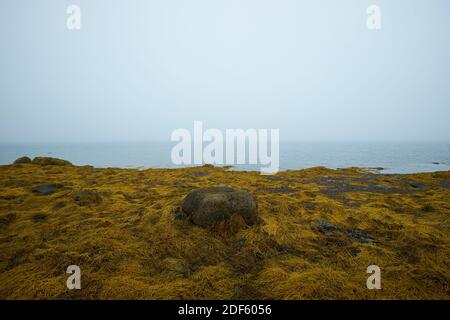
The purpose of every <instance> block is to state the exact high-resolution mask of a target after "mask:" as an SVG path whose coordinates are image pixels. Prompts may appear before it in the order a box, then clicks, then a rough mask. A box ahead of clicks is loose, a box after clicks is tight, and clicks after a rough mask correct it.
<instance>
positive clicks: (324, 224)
mask: <svg viewBox="0 0 450 320" xmlns="http://www.w3.org/2000/svg"><path fill="white" fill-rule="evenodd" d="M313 224H314V225H315V226H316V227H317V228H318V229H319V231H320V232H322V233H325V234H327V235H330V234H334V233H343V234H345V235H346V236H347V237H349V238H351V239H353V240H355V241H358V242H361V243H372V242H375V239H373V238H371V237H370V236H368V235H367V234H366V233H365V232H364V231H361V230H358V229H349V228H344V227H339V226H336V225H334V224H332V223H331V222H328V221H325V220H319V221H314V222H313Z"/></svg>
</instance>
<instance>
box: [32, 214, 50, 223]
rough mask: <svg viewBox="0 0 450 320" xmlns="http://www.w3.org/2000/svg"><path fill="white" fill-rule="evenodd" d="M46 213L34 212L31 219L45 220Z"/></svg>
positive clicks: (36, 220)
mask: <svg viewBox="0 0 450 320" xmlns="http://www.w3.org/2000/svg"><path fill="white" fill-rule="evenodd" d="M47 218H48V217H47V215H46V214H44V213H38V214H35V215H34V216H33V221H35V222H41V221H45V220H47Z"/></svg>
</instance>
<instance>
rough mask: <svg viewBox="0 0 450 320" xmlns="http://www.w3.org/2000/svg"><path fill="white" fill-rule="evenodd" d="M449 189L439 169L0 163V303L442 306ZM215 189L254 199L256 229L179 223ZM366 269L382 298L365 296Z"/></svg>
mask: <svg viewBox="0 0 450 320" xmlns="http://www.w3.org/2000/svg"><path fill="white" fill-rule="evenodd" d="M42 184H51V185H58V186H59V185H60V186H63V187H61V188H58V189H57V190H56V191H55V192H53V193H49V194H46V195H40V194H36V193H35V192H33V188H34V187H35V186H37V185H42ZM449 185H450V172H439V173H420V174H410V175H383V174H378V173H373V172H369V171H367V170H362V169H357V168H350V169H338V170H331V169H326V168H323V167H320V168H311V169H307V170H293V171H287V172H281V173H278V174H277V175H276V176H262V175H260V174H259V173H257V172H239V171H227V170H226V168H216V167H211V166H207V167H194V168H184V169H147V170H137V169H118V168H106V169H98V168H93V167H90V166H83V167H80V166H70V165H64V166H59V165H56V166H55V165H38V164H15V165H9V166H0V298H1V299H449V298H450V271H449V270H450V268H449V266H450V237H449V229H450V219H449V214H450V204H449V200H448V199H449V197H450V188H449V187H448V186H449ZM216 186H225V187H232V188H239V189H243V190H247V191H250V192H251V193H253V194H254V195H255V197H256V198H257V201H258V222H257V223H256V224H255V225H253V226H251V227H247V228H243V229H239V230H237V232H227V231H226V230H216V229H214V230H212V229H205V228H201V227H198V226H195V225H193V224H192V223H190V222H189V221H188V219H184V217H183V215H180V212H179V207H180V204H181V203H182V200H183V198H184V197H185V196H186V195H187V194H188V193H189V192H190V191H192V190H195V189H197V188H205V187H216ZM375 240H376V241H375ZM372 264H376V265H378V266H380V268H381V270H382V275H381V276H382V289H381V290H368V289H367V288H366V279H367V277H368V274H367V273H366V268H367V267H368V266H369V265H372ZM69 265H78V266H80V268H81V286H82V287H81V290H69V289H67V287H66V279H67V276H68V275H67V274H66V269H67V267H68V266H69Z"/></svg>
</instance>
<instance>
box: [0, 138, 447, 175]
mask: <svg viewBox="0 0 450 320" xmlns="http://www.w3.org/2000/svg"><path fill="white" fill-rule="evenodd" d="M174 145H175V143H167V142H139V143H129V142H127V143H64V144H62V143H52V144H50V143H48V144H3V145H0V164H9V163H11V162H12V161H14V160H15V159H16V158H18V157H20V156H24V155H27V156H29V157H35V156H51V157H57V158H62V159H66V160H69V161H71V162H72V163H74V164H77V165H86V164H88V165H93V166H95V167H122V168H131V167H132V168H148V167H152V168H161V167H169V168H171V167H177V166H176V165H174V164H173V163H172V162H171V159H170V152H171V149H172V147H173V146H174ZM315 166H325V167H328V168H344V167H352V166H356V167H369V168H370V167H383V168H385V170H384V171H383V172H385V173H414V172H431V171H445V170H450V142H436V143H430V142H426V143H412V142H402V143H393V142H387V143H382V142H376V143H375V142H370V143H367V142H356V143H355V142H351V143H345V142H282V143H281V144H280V170H286V169H302V168H310V167H315ZM236 168H237V169H244V170H258V169H259V167H257V166H236Z"/></svg>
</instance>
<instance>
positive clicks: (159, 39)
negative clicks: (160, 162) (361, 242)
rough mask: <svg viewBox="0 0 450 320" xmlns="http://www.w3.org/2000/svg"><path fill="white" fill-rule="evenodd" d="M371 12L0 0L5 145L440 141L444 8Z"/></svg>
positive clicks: (446, 100)
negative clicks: (209, 137) (198, 128)
mask: <svg viewBox="0 0 450 320" xmlns="http://www.w3.org/2000/svg"><path fill="white" fill-rule="evenodd" d="M373 2H374V1H365V0H343V1H335V0H323V1H313V0H307V1H306V0H305V1H299V0H281V1H274V0H271V1H268V0H245V1H240V0H239V1H238V0H213V1H211V0H190V1H181V0H168V1H147V0H145V1H144V0H133V1H118V0H94V1H92V0H89V1H88V0H76V1H54V0H41V1H32V0H14V1H0V45H1V48H2V49H1V50H0V70H1V72H0V142H3V143H17V142H20V143H31V142H62V143H66V142H102V141H105V142H126V141H148V140H151V141H167V142H168V141H170V140H169V139H170V134H171V132H173V130H175V129H177V128H192V124H193V121H194V120H202V121H203V122H204V124H205V126H207V127H209V128H219V129H221V130H225V129H226V128H267V129H270V128H277V129H280V136H281V139H282V140H295V141H311V140H314V141H317V140H318V141H366V140H369V141H398V140H401V141H443V140H444V141H448V138H449V137H450V126H449V125H448V124H449V119H450V90H448V87H449V79H450V59H449V58H448V57H449V56H450V45H449V37H448V31H449V30H450V19H448V18H449V16H448V15H449V12H450V2H449V1H447V0H408V1H400V0H399V1H387V0H377V1H375V2H376V3H377V4H378V5H379V6H380V7H381V10H382V20H381V26H382V28H381V30H378V31H370V30H368V29H367V27H366V19H367V14H366V9H367V7H368V6H369V5H371V4H372V3H373ZM74 3H75V4H77V5H79V6H80V8H81V30H76V31H70V30H68V29H67V28H66V19H67V16H68V15H67V14H66V8H67V6H68V5H69V4H74ZM130 148H131V147H130ZM289 152H294V151H289ZM74 157H76V155H74ZM80 157H84V156H82V155H80ZM74 159H76V158H74ZM83 159H84V158H83ZM99 161H100V160H99ZM105 161H107V160H105ZM110 161H113V160H110Z"/></svg>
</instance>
